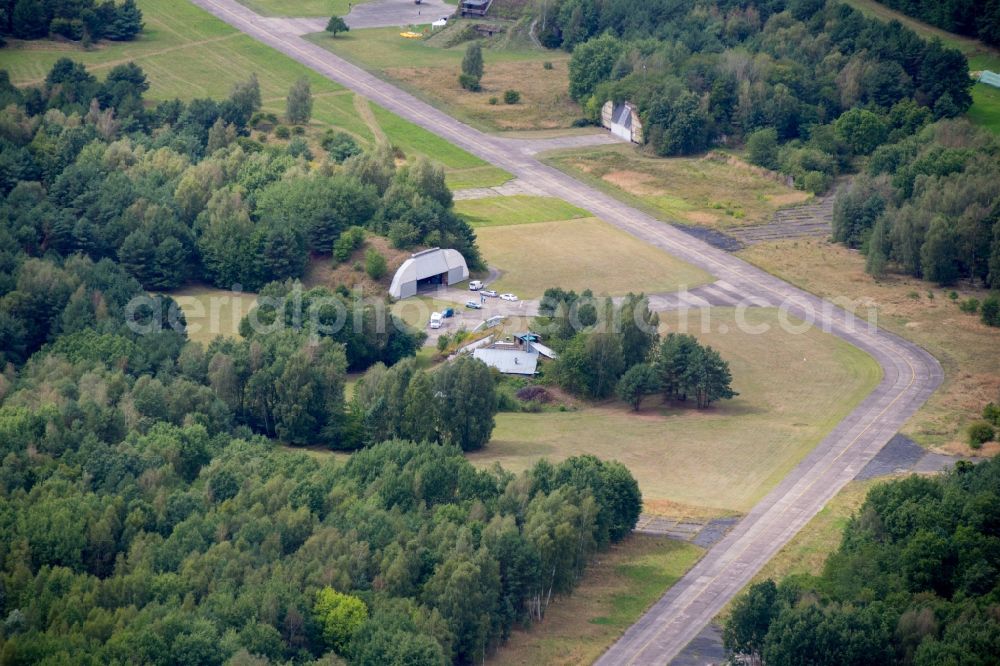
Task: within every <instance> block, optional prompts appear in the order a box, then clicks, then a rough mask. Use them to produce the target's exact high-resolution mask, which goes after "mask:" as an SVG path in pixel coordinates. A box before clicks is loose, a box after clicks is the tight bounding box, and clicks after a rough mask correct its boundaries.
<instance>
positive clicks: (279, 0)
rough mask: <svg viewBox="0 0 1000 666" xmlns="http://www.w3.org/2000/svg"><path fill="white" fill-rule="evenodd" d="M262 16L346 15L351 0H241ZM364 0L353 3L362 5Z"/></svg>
mask: <svg viewBox="0 0 1000 666" xmlns="http://www.w3.org/2000/svg"><path fill="white" fill-rule="evenodd" d="M239 2H240V4H242V5H245V6H247V7H249V8H250V9H252V10H254V11H255V12H257V13H258V14H260V15H261V16H295V17H298V16H302V17H306V16H346V15H347V13H348V12H349V11H350V5H351V4H352V3H351V0H239ZM363 2H364V0H357V1H356V2H354V3H353V4H355V5H360V4H362V3H363Z"/></svg>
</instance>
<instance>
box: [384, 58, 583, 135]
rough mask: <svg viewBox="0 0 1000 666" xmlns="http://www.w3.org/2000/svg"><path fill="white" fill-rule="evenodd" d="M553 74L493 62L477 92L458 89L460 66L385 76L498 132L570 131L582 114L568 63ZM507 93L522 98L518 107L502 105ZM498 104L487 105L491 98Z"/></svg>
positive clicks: (400, 70)
mask: <svg viewBox="0 0 1000 666" xmlns="http://www.w3.org/2000/svg"><path fill="white" fill-rule="evenodd" d="M554 58H555V59H553V60H552V69H545V68H544V67H543V66H542V63H541V62H496V63H490V65H489V66H488V67H487V68H486V71H485V73H484V75H483V79H482V82H481V85H482V88H483V89H482V90H481V91H480V92H469V91H467V90H464V89H463V88H462V87H461V86H460V85H458V75H459V74H460V73H461V67H459V66H457V65H452V66H448V67H393V68H390V69H387V70H386V74H387V75H388V76H389V77H390V78H392V79H393V80H396V81H401V82H403V83H406V84H408V85H409V86H410V87H411V88H413V89H416V90H419V91H420V92H421V93H423V94H425V95H428V96H430V97H433V98H435V99H438V100H440V101H441V102H443V103H444V104H445V105H447V106H448V107H449V108H450V109H453V110H456V111H458V113H460V114H462V115H465V116H466V117H468V118H470V119H472V120H474V121H478V122H479V123H482V124H484V125H487V126H490V127H494V128H496V129H500V130H524V129H559V128H566V127H570V126H571V124H572V123H573V121H574V120H575V119H577V118H579V117H580V116H581V115H582V113H583V112H582V111H581V109H580V106H579V105H578V104H577V103H576V102H574V101H573V99H572V98H571V97H570V96H569V59H568V58H565V57H560V56H559V55H558V54H556V55H555V56H554ZM506 90H516V91H518V92H519V93H520V94H521V101H520V102H519V103H518V104H505V103H504V101H503V94H504V91H506ZM491 97H494V98H496V99H497V103H496V104H490V98H491Z"/></svg>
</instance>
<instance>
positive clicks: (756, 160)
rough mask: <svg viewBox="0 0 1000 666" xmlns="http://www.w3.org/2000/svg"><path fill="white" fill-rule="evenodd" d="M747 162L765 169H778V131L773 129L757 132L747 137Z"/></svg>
mask: <svg viewBox="0 0 1000 666" xmlns="http://www.w3.org/2000/svg"><path fill="white" fill-rule="evenodd" d="M747 160H748V161H749V162H750V163H751V164H756V165H757V166H761V167H764V168H765V169H777V168H778V131H777V130H776V129H774V128H773V127H768V128H766V129H761V130H757V131H756V132H753V133H752V134H751V135H750V136H748V137H747Z"/></svg>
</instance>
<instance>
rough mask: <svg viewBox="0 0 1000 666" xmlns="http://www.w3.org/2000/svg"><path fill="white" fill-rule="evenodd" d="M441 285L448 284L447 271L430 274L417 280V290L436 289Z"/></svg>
mask: <svg viewBox="0 0 1000 666" xmlns="http://www.w3.org/2000/svg"><path fill="white" fill-rule="evenodd" d="M442 285H443V286H448V274H447V273H441V274H439V275H432V276H430V277H425V278H422V279H420V280H417V291H424V290H425V289H436V288H438V287H440V286H442Z"/></svg>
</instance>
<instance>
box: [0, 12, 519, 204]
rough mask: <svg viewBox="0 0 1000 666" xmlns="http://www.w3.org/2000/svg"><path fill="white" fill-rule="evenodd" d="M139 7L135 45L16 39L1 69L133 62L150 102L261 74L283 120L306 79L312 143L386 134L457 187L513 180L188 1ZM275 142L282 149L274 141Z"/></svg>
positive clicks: (20, 73) (210, 90)
mask: <svg viewBox="0 0 1000 666" xmlns="http://www.w3.org/2000/svg"><path fill="white" fill-rule="evenodd" d="M338 1H339V0H338ZM138 4H139V7H140V8H141V9H142V12H143V19H144V21H145V23H146V28H145V30H144V31H143V33H142V34H141V35H140V37H139V39H137V40H135V41H133V42H115V43H101V44H100V45H98V46H97V47H96V48H94V49H91V50H85V49H83V48H82V47H81V46H78V45H74V44H70V43H65V42H54V41H47V40H40V41H33V42H20V41H17V40H13V41H12V42H11V43H10V44H9V45H8V46H7V47H5V48H4V49H3V50H2V51H0V67H3V68H4V69H7V70H8V71H9V72H10V75H11V80H12V82H13V83H15V84H16V85H27V84H36V83H40V82H41V81H43V80H44V78H45V75H46V74H47V73H48V71H49V69H50V68H51V67H52V64H53V63H55V61H56V60H57V59H59V58H62V57H69V58H72V59H74V60H77V61H79V62H81V63H83V64H84V65H86V66H87V68H88V69H89V70H90V71H92V72H93V73H94V74H95V75H96V76H98V77H101V76H104V75H106V74H107V72H108V71H109V70H110V69H111V68H112V67H114V66H115V65H118V64H121V63H125V62H129V61H134V62H136V63H137V64H138V65H139V66H140V67H142V68H143V71H145V73H146V76H147V77H148V78H149V83H150V89H149V92H148V93H147V95H146V96H147V98H148V99H150V100H153V101H158V100H166V99H172V98H175V97H176V98H179V99H182V100H191V99H195V98H199V97H212V98H216V99H219V98H222V97H225V96H227V95H228V94H229V93H230V91H231V90H232V87H233V85H234V84H236V83H237V82H239V81H243V80H245V79H246V78H247V77H248V76H250V74H256V75H257V78H258V80H259V81H260V86H261V97H262V98H263V102H264V104H263V110H264V111H270V112H273V113H275V114H276V115H278V116H279V117H280V116H282V115H283V114H284V110H285V96H286V95H287V93H288V89H289V87H290V86H291V84H292V82H293V81H295V80H296V79H298V78H299V77H302V76H305V77H306V78H308V79H309V82H310V86H311V88H312V92H313V96H314V105H313V120H312V123H311V124H310V127H309V136H310V138H311V139H312V143H314V144H315V143H316V138H317V137H318V136H319V135H320V134H322V132H324V131H325V130H326V129H328V128H336V129H340V130H343V131H346V132H348V133H349V134H351V135H353V136H354V137H356V138H357V139H359V140H360V141H361V142H362V143H365V144H369V145H370V144H371V143H373V142H374V141H375V140H377V139H378V138H380V136H382V135H385V136H387V137H388V139H389V140H390V141H392V142H393V143H395V144H397V145H398V146H400V147H401V148H402V149H403V150H404V151H406V152H407V153H408V154H412V155H418V154H419V155H426V156H427V157H430V158H431V159H434V160H436V161H438V162H441V163H442V164H444V165H445V166H446V167H447V168H448V169H449V182H450V183H456V184H457V185H460V186H462V187H485V186H490V185H499V184H502V183H503V182H505V181H506V180H509V179H510V175H509V174H507V173H506V172H504V171H502V170H501V169H496V168H495V167H491V166H489V165H488V164H487V163H486V162H484V161H483V160H480V159H479V158H477V157H475V156H473V155H470V154H469V153H467V152H465V151H463V150H461V149H460V148H458V147H456V146H453V145H451V144H450V143H448V142H447V141H445V140H444V139H440V138H438V137H437V136H435V135H433V134H431V133H430V132H426V131H425V130H423V129H421V128H419V127H417V126H416V125H413V124H412V123H408V122H406V121H404V120H403V119H401V118H399V117H397V116H395V115H393V114H391V113H389V112H388V111H385V110H384V109H380V108H377V107H374V108H372V109H371V113H370V114H369V113H368V112H367V111H366V108H367V103H366V102H364V101H363V100H360V99H359V98H357V97H356V96H355V95H354V94H353V93H351V92H349V91H346V90H344V88H343V87H341V86H340V85H338V84H336V83H334V82H333V81H330V80H329V79H327V78H325V77H323V76H320V75H319V74H317V73H315V72H313V71H312V70H311V69H308V68H307V67H305V66H304V65H301V64H300V63H298V62H296V61H294V60H292V59H291V58H288V57H287V56H285V55H283V54H281V53H279V52H277V51H275V50H273V49H271V48H270V47H268V46H265V45H264V44H261V43H260V42H258V41H256V40H254V39H253V38H251V37H248V36H246V35H243V34H241V33H239V32H238V31H237V30H236V29H235V28H232V27H230V26H228V25H226V24H225V23H224V22H222V21H220V20H219V19H217V18H215V17H214V16H212V15H211V14H209V13H207V12H205V11H204V10H202V9H200V8H198V7H196V6H194V5H192V4H190V3H188V2H174V1H173V0H139V2H138ZM359 101H360V102H362V104H361V105H360V106H361V108H360V109H359ZM254 135H255V136H257V133H255V134H254ZM269 141H270V142H271V143H279V144H281V143H282V142H277V141H276V140H275V139H274V138H273V136H272V137H270V138H269ZM466 169H469V170H470V172H469V173H468V174H465V173H464V170H466Z"/></svg>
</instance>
